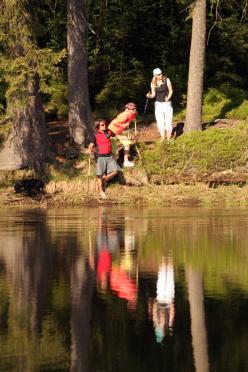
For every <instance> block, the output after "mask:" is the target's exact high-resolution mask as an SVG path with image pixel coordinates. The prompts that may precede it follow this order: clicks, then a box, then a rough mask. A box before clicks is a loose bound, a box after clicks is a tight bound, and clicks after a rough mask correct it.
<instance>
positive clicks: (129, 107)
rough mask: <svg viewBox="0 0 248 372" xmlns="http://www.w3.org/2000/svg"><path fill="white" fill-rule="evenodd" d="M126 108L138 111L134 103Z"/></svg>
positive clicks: (128, 104) (130, 103)
mask: <svg viewBox="0 0 248 372" xmlns="http://www.w3.org/2000/svg"><path fill="white" fill-rule="evenodd" d="M125 108H126V109H128V110H136V109H137V107H136V105H135V103H133V102H129V103H127V104H126V105H125Z"/></svg>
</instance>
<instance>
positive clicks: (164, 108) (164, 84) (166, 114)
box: [146, 68, 173, 141]
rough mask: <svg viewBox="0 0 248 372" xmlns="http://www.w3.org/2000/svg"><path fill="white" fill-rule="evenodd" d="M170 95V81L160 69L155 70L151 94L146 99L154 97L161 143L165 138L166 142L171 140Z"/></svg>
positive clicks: (171, 91) (171, 109) (171, 90)
mask: <svg viewBox="0 0 248 372" xmlns="http://www.w3.org/2000/svg"><path fill="white" fill-rule="evenodd" d="M172 94H173V89H172V84H171V81H170V79H169V78H168V77H166V76H164V75H163V74H162V71H161V70H160V68H155V69H154V70H153V79H152V81H151V92H149V93H147V95H146V97H147V98H154V97H155V117H156V122H157V127H158V131H159V133H160V136H161V140H162V141H163V140H164V139H165V138H166V139H167V140H170V138H171V132H172V116H173V108H172V104H171V97H172Z"/></svg>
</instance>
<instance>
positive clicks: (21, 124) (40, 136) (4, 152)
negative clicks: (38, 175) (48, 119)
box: [0, 76, 48, 170]
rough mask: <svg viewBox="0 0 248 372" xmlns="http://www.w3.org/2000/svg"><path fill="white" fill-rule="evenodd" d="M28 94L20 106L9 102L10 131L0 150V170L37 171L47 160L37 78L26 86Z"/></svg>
mask: <svg viewBox="0 0 248 372" xmlns="http://www.w3.org/2000/svg"><path fill="white" fill-rule="evenodd" d="M27 91H28V97H27V99H26V102H25V103H24V104H23V105H22V106H21V104H20V103H16V102H14V101H12V102H8V107H9V109H8V110H9V112H10V113H11V115H12V129H11V132H10V134H9V136H8V138H7V139H6V141H5V142H4V143H3V145H2V148H1V149H0V169H8V170H14V169H22V168H25V167H30V168H34V169H39V167H40V166H41V164H42V163H43V161H44V160H45V159H46V157H47V152H48V133H47V127H46V123H45V116H44V111H43V106H42V102H41V96H40V92H39V78H38V76H36V77H34V78H33V79H32V80H31V81H30V82H29V83H28V86H27ZM14 105H15V108H13V107H14Z"/></svg>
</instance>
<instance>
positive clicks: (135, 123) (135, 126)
mask: <svg viewBox="0 0 248 372" xmlns="http://www.w3.org/2000/svg"><path fill="white" fill-rule="evenodd" d="M134 134H135V136H136V134H137V121H136V119H135V120H134Z"/></svg>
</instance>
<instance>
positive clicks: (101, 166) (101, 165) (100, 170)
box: [96, 157, 107, 199]
mask: <svg viewBox="0 0 248 372" xmlns="http://www.w3.org/2000/svg"><path fill="white" fill-rule="evenodd" d="M105 172H106V160H105V158H103V157H99V158H98V159H97V163H96V175H97V189H98V191H99V194H100V197H101V198H102V199H106V198H107V196H106V194H105V192H104V191H103V175H104V174H105Z"/></svg>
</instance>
